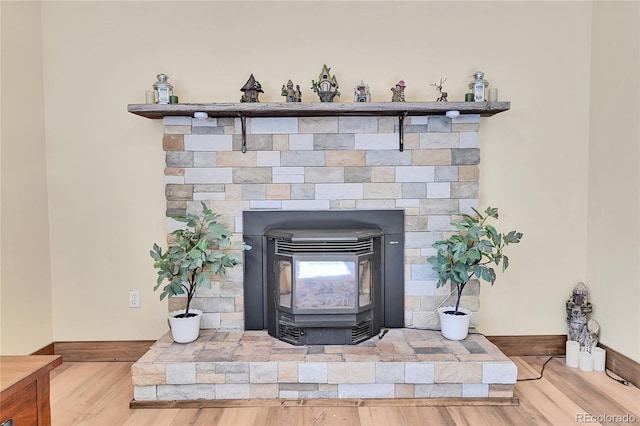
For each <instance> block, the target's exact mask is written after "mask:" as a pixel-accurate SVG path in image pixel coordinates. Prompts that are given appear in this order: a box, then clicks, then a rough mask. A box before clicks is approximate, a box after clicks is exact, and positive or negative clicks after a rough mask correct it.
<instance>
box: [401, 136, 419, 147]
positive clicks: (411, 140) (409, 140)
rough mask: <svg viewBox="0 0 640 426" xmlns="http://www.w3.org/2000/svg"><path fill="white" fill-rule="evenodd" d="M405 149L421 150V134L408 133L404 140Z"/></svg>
mask: <svg viewBox="0 0 640 426" xmlns="http://www.w3.org/2000/svg"><path fill="white" fill-rule="evenodd" d="M403 147H404V149H412V150H418V149H420V133H407V134H405V135H404V138H403Z"/></svg>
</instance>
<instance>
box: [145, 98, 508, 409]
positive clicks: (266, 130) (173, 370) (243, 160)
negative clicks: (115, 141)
mask: <svg viewBox="0 0 640 426" xmlns="http://www.w3.org/2000/svg"><path fill="white" fill-rule="evenodd" d="M505 109H508V105H507V108H505ZM503 110H504V109H503ZM498 112H499V111H498ZM224 115H225V114H221V116H219V117H213V118H208V119H195V118H191V117H190V116H179V115H178V116H175V115H166V116H164V117H163V126H164V136H163V141H162V145H163V149H164V150H165V151H166V168H165V176H166V178H165V182H166V199H167V209H166V215H167V216H173V215H178V214H184V213H186V212H193V213H197V212H199V211H200V202H201V201H205V202H206V203H208V204H209V205H210V206H211V207H212V208H213V210H214V211H216V212H217V213H219V214H221V215H222V216H221V218H220V220H222V221H223V222H225V223H226V224H227V225H228V226H229V227H230V229H231V230H232V231H233V232H234V236H235V238H237V239H240V238H242V233H243V221H242V217H243V212H246V211H262V210H282V211H287V210H309V211H318V210H355V211H357V210H402V211H404V218H405V230H404V276H405V282H404V327H405V329H410V328H418V329H437V328H438V327H439V322H438V317H437V312H436V309H437V307H438V306H440V305H442V304H444V303H447V302H448V301H450V300H452V296H451V294H450V291H451V290H450V289H449V288H446V287H443V288H439V289H436V287H435V282H436V279H435V278H436V277H435V275H434V274H433V272H432V271H431V268H430V266H429V265H428V264H427V262H426V259H427V257H428V256H429V255H430V254H432V253H433V249H432V248H431V245H432V243H433V242H434V241H436V240H438V239H440V238H442V237H443V236H444V235H445V234H446V233H447V232H450V231H452V227H451V225H450V222H451V221H453V220H455V219H456V218H457V217H458V215H459V214H460V213H471V207H477V206H478V177H479V162H480V152H479V138H478V132H479V125H480V114H479V113H478V114H464V115H461V116H458V117H454V118H449V117H446V116H444V115H418V116H408V117H406V119H404V125H403V130H404V135H403V139H404V150H402V151H400V150H399V149H398V133H399V127H398V124H399V119H398V117H397V116H388V115H385V114H380V115H375V114H374V115H366V116H352V115H344V116H343V115H340V114H338V113H334V114H331V115H328V116H306V115H302V116H274V117H263V116H261V117H256V116H254V117H249V118H246V147H247V151H246V152H244V153H243V152H242V150H241V147H242V144H243V136H244V135H243V134H242V124H241V119H240V118H238V117H229V116H224ZM489 115H490V114H489ZM151 118H158V117H151ZM168 224H169V225H168V228H169V231H171V230H173V229H174V227H175V226H179V224H177V223H173V221H172V220H171V219H169V220H168ZM244 296H245V295H244V291H243V268H234V269H233V270H231V271H230V273H229V274H228V276H227V279H226V280H225V281H221V280H214V282H213V285H212V288H211V289H210V290H208V289H199V290H198V297H197V298H195V299H194V301H193V306H194V307H196V308H198V309H202V310H203V312H204V315H203V321H202V325H201V328H203V329H205V330H207V329H210V330H212V331H213V335H210V333H204V332H203V335H204V336H205V337H207V339H211V341H214V340H219V339H220V336H221V335H220V332H221V331H228V332H229V333H231V334H230V335H233V336H238V334H237V333H240V335H242V330H244V329H245V317H244V309H245V297H244ZM183 304H184V299H183V298H179V297H177V298H172V299H171V300H170V301H169V309H170V310H175V309H179V308H181V307H183ZM461 304H462V306H465V307H467V308H469V309H471V310H472V311H473V312H474V314H473V315H472V325H475V323H476V314H477V311H478V308H479V285H478V283H477V282H476V283H471V285H469V286H468V288H467V291H466V294H465V295H464V296H463V298H462V303H461ZM215 330H220V331H219V332H216V331H215ZM234 330H235V331H234ZM247 333H260V332H259V331H256V332H245V334H247ZM435 333H437V332H435ZM437 334H439V333H437ZM265 335H266V332H265ZM409 335H411V334H410V333H409ZM212 336H213V337H212ZM251 336H253V337H251ZM267 337H269V336H267ZM234 338H235V337H234ZM269 338H270V337H269ZM476 338H477V339H480V340H482V339H483V338H482V337H481V336H476V337H474V339H476ZM201 339H202V337H201ZM201 339H198V341H200V340H201ZM225 339H226V338H225ZM225 339H223V340H225ZM253 339H257V340H261V339H262V335H261V334H258V335H255V336H254V335H252V334H250V335H249V341H251V340H253ZM395 339H399V340H402V337H398V336H396V338H395ZM425 339H426V340H425ZM375 340H377V339H375ZM418 340H419V341H421V342H423V344H424V345H425V346H428V347H431V346H433V341H430V340H429V338H426V337H424V336H421V337H420V338H419V339H418ZM436 340H437V341H439V342H440V343H439V344H440V345H442V346H443V347H448V348H449V350H448V351H445V352H446V353H447V354H448V355H446V356H444V352H439V353H442V354H443V357H441V358H438V356H436V357H435V358H433V357H431V358H430V359H432V360H436V361H437V360H438V359H441V360H443V361H445V360H446V362H445V364H446V365H444V364H443V365H442V366H440V367H439V366H438V363H437V362H436V363H435V364H433V363H430V364H429V366H430V367H428V368H427V367H425V366H423V367H424V368H427V369H428V370H429V371H432V370H431V369H435V370H433V371H435V375H436V376H438V375H440V376H441V378H442V375H443V374H444V380H442V381H441V382H438V381H437V379H434V380H431V381H430V379H429V378H428V377H427V379H426V380H427V381H426V382H425V383H431V384H432V385H433V386H435V387H433V386H432V387H430V388H429V389H430V390H429V391H428V392H426V393H425V395H426V394H429V395H428V396H431V397H443V396H481V397H511V396H512V395H513V393H512V390H513V384H514V383H515V372H516V370H515V365H514V364H513V363H512V362H511V361H509V360H508V358H506V357H505V356H504V355H502V354H501V353H500V352H499V351H498V350H497V349H496V348H495V347H492V345H491V344H490V343H488V341H486V339H485V340H484V341H480V342H479V343H478V345H479V347H482V348H483V349H482V350H478V348H477V347H475V346H474V347H473V349H472V350H469V349H468V348H466V349H465V348H461V347H459V345H458V346H456V345H455V344H454V343H453V342H452V343H450V344H449V343H447V342H445V343H442V341H441V339H440V340H438V339H436ZM424 342H426V343H424ZM429 342H430V343H429ZM281 343H282V342H281ZM365 343H367V342H365ZM372 343H373V342H372ZM375 344H376V345H377V342H376V343H375ZM176 345H177V344H173V345H172V346H176ZM172 346H171V345H170V346H167V343H166V336H165V337H163V339H161V340H159V341H158V342H157V344H156V345H154V347H152V349H151V351H150V352H149V353H148V354H147V355H145V356H144V357H143V358H141V359H140V360H139V362H138V363H136V364H134V367H133V368H132V374H133V381H134V389H135V392H134V399H135V400H142V401H144V400H161V399H169V400H173V399H199V398H209V399H221V398H222V399H224V398H229V397H231V396H230V395H234V393H233V392H231V393H228V392H223V391H222V388H220V392H219V393H216V392H215V391H211V390H208V391H206V392H205V393H203V394H201V395H200V394H198V392H197V391H196V390H195V389H197V387H198V386H201V385H204V384H214V383H215V384H217V385H221V384H238V385H240V384H245V383H246V385H247V386H250V385H251V386H253V384H254V383H261V380H262V378H258V379H256V380H257V382H254V381H253V380H251V379H250V377H249V376H250V375H249V371H251V375H252V374H253V371H254V370H253V369H254V368H256V369H258V370H260V369H262V368H267V367H264V365H263V364H262V361H265V359H264V358H261V359H260V361H261V362H257V363H252V362H250V360H248V359H246V358H242V357H241V358H240V359H237V358H234V357H233V356H230V357H228V358H224V359H222V358H220V359H218V358H216V361H210V362H209V359H208V358H207V356H204V358H202V356H200V357H198V356H196V355H195V354H193V353H192V356H187V357H185V356H177V357H176V358H174V359H173V360H170V358H167V354H170V353H171V352H172V351H178V352H179V353H183V352H184V348H181V347H180V348H173V349H172ZM178 346H181V345H178ZM205 346H206V344H205ZM357 346H359V345H357ZM369 346H370V345H369ZM454 346H455V347H456V348H457V349H452V348H453V347H454ZM398 347H402V345H401V344H399V345H398ZM211 348H212V347H210V349H211ZM327 348H330V347H327ZM202 349H203V347H202V346H199V349H198V350H196V352H197V351H199V350H202ZM312 349H313V346H311V347H308V348H307V349H306V350H307V352H306V353H309V352H308V351H310V350H311V353H313V350H312ZM397 349H398V348H396V350H397ZM194 350H195V349H194ZM378 350H379V349H378ZM474 351H475V352H474ZM327 352H328V353H331V352H332V350H331V349H329V350H327V349H326V348H324V349H323V350H322V353H325V354H326V353H327ZM409 352H410V353H409ZM418 352H420V351H418ZM401 353H402V350H401V351H400V354H398V356H397V357H395V358H394V357H391V358H390V359H386V358H385V357H384V356H382V357H381V358H380V355H378V356H379V358H376V359H373V360H374V361H381V360H384V361H389V360H391V361H397V362H399V363H401V364H402V366H400V365H399V364H398V365H396V367H397V368H402V369H403V371H404V370H406V368H409V364H406V363H405V361H408V362H410V363H413V362H414V361H418V360H422V361H421V362H424V361H425V359H424V357H422V358H421V357H415V356H414V355H415V354H416V348H413V349H412V350H411V351H410V350H409V349H407V350H406V353H405V356H406V357H405V358H403V356H402V355H401ZM423 353H424V352H423ZM426 353H431V354H433V353H434V352H429V351H427V352H426ZM435 353H438V352H437V351H436V352H435ZM474 353H475V354H476V355H475V356H474V355H473V354H474ZM411 354H413V355H411ZM489 354H490V355H489ZM452 356H453V358H452ZM316 358H318V359H322V360H323V361H327V360H329V362H331V361H332V360H334V358H332V357H331V356H329V357H327V358H321V357H316ZM276 359H277V358H276ZM293 359H298V358H295V357H294V358H293ZM313 359H314V357H313V356H311V357H309V356H308V355H307V356H306V357H304V358H303V360H306V361H305V362H309V361H310V360H313ZM454 359H455V361H456V362H463V363H464V362H471V364H472V365H461V364H460V365H459V364H456V363H453V364H452V363H451V362H452V361H453V360H454ZM268 360H269V359H266V361H268ZM335 360H337V359H335ZM340 360H342V361H343V362H344V361H346V360H349V357H346V358H345V357H344V356H342V358H340ZM370 360H372V358H370ZM199 361H200V362H199ZM241 361H242V362H241ZM244 361H247V363H246V367H245V366H244ZM185 362H186V363H185ZM254 364H255V365H254ZM419 364H420V363H419ZM375 365H377V362H374V370H375V371H377V369H376V368H375ZM385 365H386V364H385ZM389 365H391V364H389ZM411 365H413V364H411ZM315 367H318V368H320V370H322V368H323V367H322V366H317V365H316V366H315ZM315 367H314V366H309V367H305V369H306V368H312V370H313V368H315ZM352 367H353V366H352ZM414 367H415V368H418V369H420V368H423V367H419V366H417V367H416V366H412V367H410V368H414ZM192 368H193V369H194V377H193V378H191V373H190V372H189V371H191V369H192ZM245 368H246V370H247V373H246V374H247V378H246V381H245V379H244V378H243V379H238V380H239V382H237V381H235V379H237V378H238V377H240V376H241V377H244V374H245V373H238V374H239V375H240V376H238V377H235V376H234V374H235V373H234V374H231V373H229V371H231V370H234V369H238V371H245ZM300 368H302V367H300V365H298V371H301V370H299V369H300ZM324 368H326V366H325V367H324ZM366 368H367V369H368V368H370V365H369V364H368V365H367V367H366ZM385 368H386V367H385ZM394 368H395V367H394ZM442 368H444V370H446V371H449V369H452V370H451V371H450V372H449V373H443V371H444V370H442ZM478 368H480V371H481V372H482V371H485V370H486V369H487V368H488V369H489V371H492V373H491V374H489V375H488V376H485V375H484V374H483V373H478V372H477V371H478V370H477V369H478ZM267 369H269V368H267ZM496 369H497V370H496ZM258 370H256V371H258ZM276 370H277V369H276ZM303 370H304V369H303ZM471 370H473V374H471V375H472V376H473V378H471V379H470V381H469V382H468V384H467V385H463V383H464V382H465V380H466V379H465V377H463V376H467V374H466V373H460V374H457V373H455V371H458V372H464V371H467V372H468V371H471ZM185 371H187V372H188V373H187V376H188V377H187V378H186V379H185V378H184V377H181V376H183V373H184V372H185ZM225 371H226V373H224V372H225ZM305 371H306V370H305ZM313 371H315V370H313ZM425 371H426V370H425ZM433 371H432V372H433ZM198 372H200V373H198ZM207 372H208V373H207ZM496 372H497V376H498V379H497V380H495V381H492V380H494V379H492V378H491V377H489V376H491V375H492V374H493V375H495V374H494V373H496ZM209 373H211V374H213V375H214V376H215V378H213V379H212V378H211V377H209V378H206V377H208V376H207V374H209ZM214 373H215V374H214ZM225 374H226V376H225ZM229 374H231V376H229ZM256 374H258V373H256ZM275 374H276V376H279V375H280V374H281V373H280V370H277V372H276V373H275ZM283 374H284V373H283ZM371 374H374V376H375V374H377V373H371ZM406 374H409V375H410V373H406ZM369 375H370V373H367V376H369ZM152 376H153V377H155V378H153V379H150V377H152ZM285 376H286V374H285ZM427 376H429V375H427ZM431 376H433V374H431ZM198 377H201V378H203V379H202V380H203V381H202V380H200V379H199V378H198ZM212 377H213V376H212ZM225 377H226V378H225ZM251 377H253V376H251ZM404 377H405V375H404V373H403V379H402V380H401V382H402V383H407V382H405V379H404ZM407 377H408V376H407ZM431 378H432V379H433V377H431ZM209 379H211V380H209ZM299 379H300V378H299ZM221 380H222V382H221ZM288 380H289V378H287V379H284V382H285V383H282V382H281V381H280V379H279V378H277V379H274V381H273V383H280V384H279V387H278V388H277V389H279V390H277V391H274V392H271V393H269V396H262V397H268V398H287V397H288V396H287V395H289V396H292V397H300V396H301V395H307V394H305V393H304V392H302V393H300V391H299V390H300V389H302V387H301V388H295V386H294V387H293V388H295V389H297V391H296V392H295V393H288V392H287V389H288V387H287V383H289V381H288ZM302 382H304V380H302V379H300V380H298V381H296V383H302ZM270 383H271V381H270ZM319 383H320V384H319V386H321V387H322V385H321V383H322V380H321V381H320V382H319ZM324 383H327V382H324ZM363 383H371V382H369V381H365V382H363ZM374 383H378V382H377V379H376V380H375V381H374ZM396 383H397V382H396ZM438 383H440V385H445V384H446V385H447V386H444V387H442V386H440V385H439V384H438ZM283 384H284V386H283ZM289 384H291V383H289ZM449 384H456V386H459V387H455V389H457V390H454V391H452V388H451V387H450V386H448V385H449ZM494 385H495V386H494ZM167 386H176V388H174V389H173V391H167V390H166V387H167ZM184 386H188V387H189V386H190V388H189V390H188V391H187V390H184V392H183V391H181V390H180V389H182V387H184ZM336 386H338V384H336ZM430 386H431V385H430ZM465 386H466V389H467V391H466V392H463V388H464V387H465ZM492 386H494V387H493V389H494V391H493V392H492V391H490V389H492ZM303 387H304V386H303ZM161 388H162V389H163V391H162V392H161V391H160V389H161ZM293 388H292V389H293ZM247 389H249V388H247ZM363 389H366V385H365V388H363ZM398 389H399V388H398V387H397V386H396V391H395V393H394V392H391V394H389V392H386V393H384V395H385V397H403V396H404V397H419V396H421V395H423V393H424V392H423V391H420V392H421V393H416V392H415V389H414V391H412V392H406V389H405V390H403V391H399V390H398ZM435 389H440V391H437V390H435ZM445 389H446V390H445ZM470 389H474V390H473V391H471V390H470ZM363 392H364V393H360V394H358V392H355V393H353V392H348V393H347V394H348V395H350V397H365V398H366V397H380V396H379V395H378V396H376V395H369V394H368V393H367V391H365V390H363ZM312 393H313V392H312ZM240 394H241V395H243V396H240V397H241V398H244V397H249V398H253V397H255V395H254V396H252V393H251V392H249V390H247V391H246V392H245V391H242V392H241V393H240ZM212 395H213V396H212ZM296 395H297V396H296ZM314 395H316V397H340V396H339V393H333V392H329V393H328V394H327V395H329V396H326V395H325V396H323V395H324V394H323V393H322V392H319V391H318V392H316V393H315V394H314ZM423 396H424V395H423Z"/></svg>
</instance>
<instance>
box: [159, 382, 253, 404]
mask: <svg viewBox="0 0 640 426" xmlns="http://www.w3.org/2000/svg"><path fill="white" fill-rule="evenodd" d="M216 386H222V385H214V384H196V385H158V387H157V399H158V400H160V401H173V400H191V399H216ZM247 386H248V385H247Z"/></svg>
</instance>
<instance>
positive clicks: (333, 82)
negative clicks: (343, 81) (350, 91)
mask: <svg viewBox="0 0 640 426" xmlns="http://www.w3.org/2000/svg"><path fill="white" fill-rule="evenodd" d="M329 71H331V68H329V67H328V66H327V65H326V64H325V65H323V66H322V72H320V75H319V76H318V81H317V82H316V81H315V80H311V88H312V89H313V91H314V92H316V93H317V94H318V96H319V97H320V102H333V98H334V97H335V96H340V92H338V87H339V86H338V80H337V79H336V76H335V75H334V76H332V75H331V74H330V73H329Z"/></svg>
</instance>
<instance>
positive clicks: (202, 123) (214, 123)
mask: <svg viewBox="0 0 640 426" xmlns="http://www.w3.org/2000/svg"><path fill="white" fill-rule="evenodd" d="M191 127H218V118H216V117H209V118H193V119H191Z"/></svg>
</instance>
